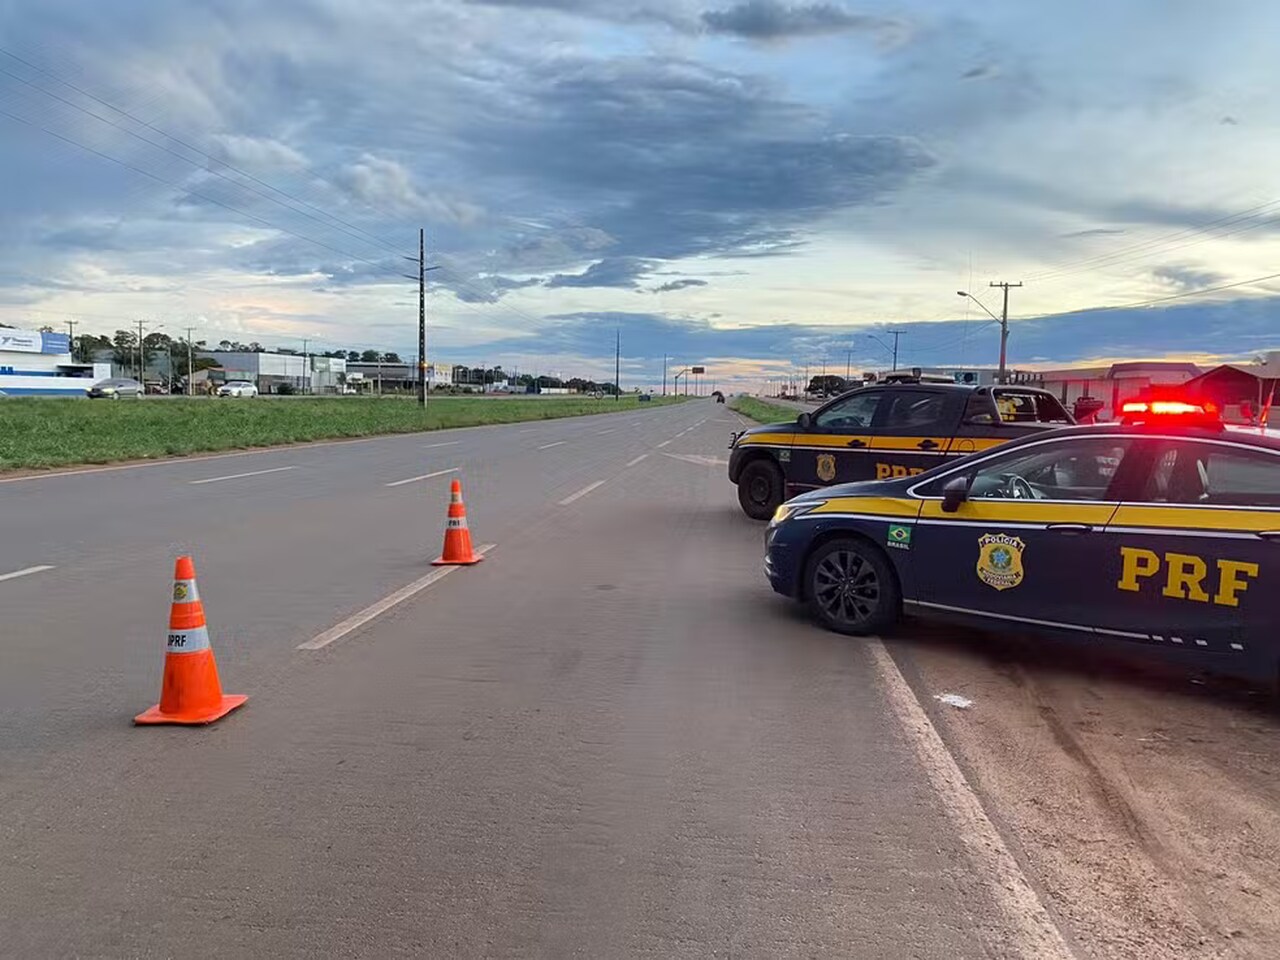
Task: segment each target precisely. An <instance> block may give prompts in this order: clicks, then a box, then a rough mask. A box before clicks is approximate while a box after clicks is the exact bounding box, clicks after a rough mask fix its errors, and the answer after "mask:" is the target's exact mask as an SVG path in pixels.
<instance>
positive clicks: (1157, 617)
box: [1107, 434, 1280, 673]
mask: <svg viewBox="0 0 1280 960" xmlns="http://www.w3.org/2000/svg"><path fill="white" fill-rule="evenodd" d="M1229 438H1230V435H1229V434H1223V439H1221V440H1202V439H1196V440H1192V439H1187V438H1185V437H1170V438H1165V439H1160V438H1153V439H1152V440H1150V441H1149V442H1150V443H1151V444H1153V445H1155V450H1154V451H1153V458H1152V467H1151V470H1150V473H1149V475H1148V477H1147V478H1146V482H1145V483H1144V484H1143V486H1142V488H1141V491H1140V493H1139V494H1138V495H1137V496H1136V498H1134V499H1127V500H1126V502H1125V503H1123V504H1121V506H1120V509H1119V510H1117V511H1116V514H1115V516H1114V517H1113V518H1112V520H1111V523H1110V525H1109V526H1108V527H1107V542H1108V551H1109V554H1110V555H1109V557H1108V567H1109V569H1110V571H1111V573H1112V574H1113V576H1112V578H1111V579H1112V581H1113V582H1112V583H1111V584H1110V587H1111V590H1110V593H1111V597H1112V598H1113V609H1114V610H1115V616H1114V618H1113V622H1112V623H1111V624H1109V627H1110V628H1111V629H1113V630H1116V631H1118V632H1121V633H1122V634H1124V635H1127V636H1132V637H1133V639H1144V640H1147V641H1149V642H1152V643H1156V644H1159V645H1162V646H1167V647H1171V648H1177V647H1181V648H1183V649H1193V650H1200V651H1202V652H1206V653H1216V654H1226V655H1234V656H1236V657H1245V658H1263V659H1266V658H1269V661H1268V663H1267V669H1268V673H1270V672H1271V671H1272V670H1274V667H1275V650H1276V639H1275V638H1276V635H1277V632H1278V631H1280V614H1278V613H1277V611H1280V603H1277V601H1276V597H1277V596H1280V451H1277V450H1272V449H1267V448H1263V447H1258V446H1248V445H1244V444H1238V443H1232V442H1231V440H1230V439H1229ZM1260 643H1265V644H1266V648H1265V649H1262V650H1259V649H1256V645H1258V644H1260Z"/></svg>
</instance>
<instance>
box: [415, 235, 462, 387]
mask: <svg viewBox="0 0 1280 960" xmlns="http://www.w3.org/2000/svg"><path fill="white" fill-rule="evenodd" d="M405 259H406V260H415V259H416V260H417V261H418V276H417V280H418V361H417V362H418V406H420V407H424V408H425V407H426V405H427V231H426V230H425V229H424V228H423V227H419V228H418V256H417V257H416V258H415V257H405ZM431 269H433V270H434V269H435V267H432V268H431ZM405 276H408V274H405ZM409 279H410V280H412V279H414V278H413V277H409ZM468 382H470V381H469V380H468Z"/></svg>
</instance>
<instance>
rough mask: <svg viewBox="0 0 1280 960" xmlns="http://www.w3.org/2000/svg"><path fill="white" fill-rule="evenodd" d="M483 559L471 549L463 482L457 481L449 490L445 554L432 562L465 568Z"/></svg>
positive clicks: (436, 564) (438, 564)
mask: <svg viewBox="0 0 1280 960" xmlns="http://www.w3.org/2000/svg"><path fill="white" fill-rule="evenodd" d="M483 559H484V557H482V556H481V555H480V554H478V553H476V552H475V551H474V550H473V549H472V548H471V529H470V528H469V527H468V526H467V505H466V504H465V503H463V502H462V482H461V481H460V480H455V481H453V485H452V486H451V487H450V488H449V519H448V520H446V521H445V525H444V552H443V553H442V554H441V555H440V556H439V557H437V558H436V559H435V560H432V561H431V562H432V564H434V565H435V566H437V567H442V566H465V565H467V564H472V563H479V562H480V561H481V560H483Z"/></svg>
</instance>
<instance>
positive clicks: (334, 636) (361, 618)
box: [297, 543, 495, 650]
mask: <svg viewBox="0 0 1280 960" xmlns="http://www.w3.org/2000/svg"><path fill="white" fill-rule="evenodd" d="M494 546H495V544H492V543H486V544H484V545H483V546H481V547H479V548H477V549H476V553H478V554H480V555H481V556H483V555H484V554H486V553H488V552H489V551H490V550H492V549H493V548H494ZM457 569H459V568H458V567H438V568H437V569H435V570H432V571H431V572H430V573H428V574H427V575H426V576H425V577H421V578H420V579H418V580H415V581H413V583H411V584H409V585H408V586H406V587H401V588H400V589H399V590H397V591H396V592H395V593H393V594H391V595H390V596H387V597H383V598H382V599H381V600H379V601H378V602H377V603H375V604H373V605H372V606H368V607H365V608H364V609H363V610H361V611H360V612H359V613H357V614H355V615H354V616H351V617H348V618H347V619H346V620H343V621H342V622H341V623H339V624H337V625H336V626H333V627H330V628H329V629H328V630H326V631H325V632H324V633H321V634H319V635H317V636H315V637H312V638H311V639H310V640H308V641H307V642H306V643H300V644H298V646H297V649H298V650H322V649H324V648H325V647H327V646H329V645H330V644H331V643H337V642H338V641H339V640H343V639H345V638H346V637H348V636H350V635H351V634H352V633H354V632H355V631H357V630H359V629H360V628H361V627H363V626H364V625H365V624H367V623H369V622H370V621H372V620H376V619H377V618H378V617H380V616H382V615H383V614H384V613H386V612H387V611H388V610H390V609H391V608H392V607H394V606H396V605H397V604H400V603H404V602H405V601H406V600H408V599H409V598H410V597H413V596H415V595H417V594H419V593H421V592H422V591H423V590H425V589H427V587H429V586H431V585H432V584H433V583H436V582H438V581H440V580H443V579H444V578H445V577H447V576H448V575H449V574H451V573H453V571H455V570H457Z"/></svg>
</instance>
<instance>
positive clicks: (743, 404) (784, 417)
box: [729, 397, 800, 423]
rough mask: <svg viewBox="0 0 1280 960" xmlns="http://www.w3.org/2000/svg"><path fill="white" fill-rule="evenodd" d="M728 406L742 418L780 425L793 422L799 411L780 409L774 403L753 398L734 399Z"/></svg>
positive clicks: (787, 408)
mask: <svg viewBox="0 0 1280 960" xmlns="http://www.w3.org/2000/svg"><path fill="white" fill-rule="evenodd" d="M729 406H731V407H732V408H733V409H734V410H737V411H738V412H739V413H740V414H742V415H743V416H744V417H750V418H751V419H752V420H755V421H756V422H757V423H782V422H786V421H794V420H795V418H796V417H798V416H799V415H800V411H799V410H796V409H794V408H792V407H780V406H778V405H777V404H776V403H765V402H764V401H763V400H757V399H755V397H734V398H733V400H731V401H730V403H729Z"/></svg>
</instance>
